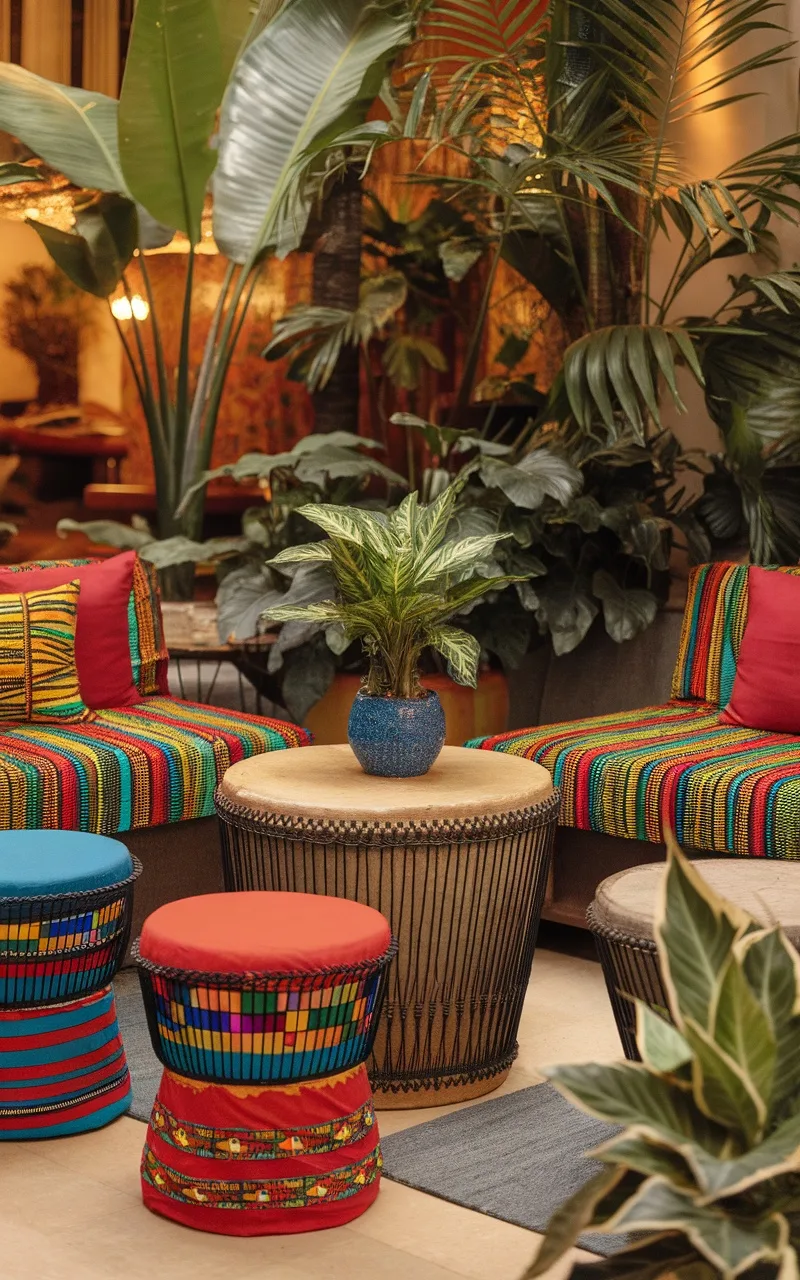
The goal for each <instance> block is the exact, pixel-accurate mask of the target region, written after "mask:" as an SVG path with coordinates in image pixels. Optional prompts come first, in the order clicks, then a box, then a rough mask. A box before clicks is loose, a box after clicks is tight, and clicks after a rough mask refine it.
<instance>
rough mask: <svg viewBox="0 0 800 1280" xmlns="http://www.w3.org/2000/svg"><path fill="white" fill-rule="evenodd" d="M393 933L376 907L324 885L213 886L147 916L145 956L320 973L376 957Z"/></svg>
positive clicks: (216, 966) (166, 962)
mask: <svg viewBox="0 0 800 1280" xmlns="http://www.w3.org/2000/svg"><path fill="white" fill-rule="evenodd" d="M391 940H392V935H391V930H390V929H389V925H388V924H387V922H386V920H385V919H384V918H383V916H382V915H381V914H380V912H379V911H376V910H375V909H374V908H373V907H366V906H363V905H362V904H361V903H360V902H350V901H348V900H347V899H345V898H328V897H326V896H325V895H324V894H317V893H208V894H204V895H203V896H201V897H197V898H183V899H182V900H181V901H179V902H168V903H167V905H166V906H164V907H159V909H158V910H157V911H154V912H153V914H152V915H151V916H148V918H147V920H146V921H145V923H144V928H143V929H142V936H141V938H140V939H139V954H140V956H141V957H142V959H143V960H150V961H152V962H154V963H155V964H159V965H163V966H165V967H167V968H175V969H183V970H189V971H191V970H194V969H196V970H199V971H200V972H201V973H236V974H239V973H245V972H256V973H258V972H266V973H298V974H300V973H316V972H318V971H319V970H320V969H327V968H333V967H335V966H337V965H343V966H348V965H353V964H360V963H361V962H362V961H364V960H375V959H377V958H378V957H379V956H382V955H383V954H384V953H385V952H386V951H387V949H388V947H389V943H390V942H391Z"/></svg>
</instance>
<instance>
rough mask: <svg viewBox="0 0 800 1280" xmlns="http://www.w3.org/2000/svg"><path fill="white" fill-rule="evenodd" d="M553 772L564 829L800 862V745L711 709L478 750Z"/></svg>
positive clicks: (623, 720) (552, 731) (612, 718)
mask: <svg viewBox="0 0 800 1280" xmlns="http://www.w3.org/2000/svg"><path fill="white" fill-rule="evenodd" d="M468 745H470V746H479V747H481V748H482V749H483V750H485V751H507V752H510V753H512V754H514V755H521V756H525V757H526V758H527V759H529V760H535V761H537V762H538V763H539V764H542V765H544V766H545V768H546V769H549V770H550V772H551V773H552V775H553V781H554V783H555V784H556V785H557V786H559V787H561V794H562V802H561V817H560V819H559V821H560V822H561V824H562V825H563V826H567V827H578V828H580V829H581V830H584V831H601V832H604V833H606V834H607V835H611V836H625V837H628V838H629V839H632V840H644V841H652V842H654V843H660V842H661V841H663V839H664V835H665V831H666V830H667V829H671V830H673V831H674V832H675V835H676V836H677V839H678V840H679V842H680V843H681V844H683V845H685V846H686V847H687V848H689V849H698V850H703V851H706V852H709V853H712V852H713V853H738V854H744V855H750V856H761V857H763V856H766V857H773V858H800V820H799V819H800V738H790V737H788V736H786V735H784V734H770V733H761V732H759V731H757V730H754V729H738V728H734V727H732V726H730V725H723V724H720V720H719V709H718V707H716V706H712V705H710V704H708V703H693V702H671V703H669V704H668V705H666V706H662V707H647V708H645V709H643V710H641V711H624V712H621V713H618V714H616V715H608V716H596V717H593V718H592V719H589V720H575V721H573V722H572V723H570V724H559V725H544V726H539V727H538V728H535V729H526V730H523V731H522V732H518V733H507V734H502V735H500V736H498V737H493V738H486V739H484V740H483V741H477V740H476V741H475V742H472V743H469V744H468Z"/></svg>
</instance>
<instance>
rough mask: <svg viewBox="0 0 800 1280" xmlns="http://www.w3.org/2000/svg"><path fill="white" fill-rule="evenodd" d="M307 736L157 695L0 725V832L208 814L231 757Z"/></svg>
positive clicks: (134, 824) (104, 828) (99, 827)
mask: <svg viewBox="0 0 800 1280" xmlns="http://www.w3.org/2000/svg"><path fill="white" fill-rule="evenodd" d="M151 634H152V629H151ZM308 742H309V734H308V733H307V732H306V731H305V730H304V729H297V728H295V727H294V726H293V725H290V724H284V723H283V722H282V721H280V720H265V719H262V718H261V717H259V716H247V715H239V714H236V713H232V712H228V711H223V710H219V709H216V708H213V707H205V706H197V705H195V704H193V703H190V702H178V701H176V700H174V699H172V698H162V697H152V698H147V699H146V700H144V701H142V702H140V703H138V704H137V705H136V706H133V707H126V708H125V709H124V710H120V711H101V712H98V713H97V714H96V717H95V719H94V720H93V721H91V723H87V724H65V723H63V722H61V723H60V724H48V725H41V726H40V725H33V724H25V725H15V726H14V727H8V728H7V729H6V730H5V731H4V732H2V731H0V830H9V829H20V828H24V827H51V828H52V827H56V828H61V829H63V830H73V831H93V832H100V833H104V834H107V835H113V834H115V833H116V832H120V831H130V830H135V829H137V828H140V827H152V826H159V825H161V824H162V823H167V822H181V821H183V820H185V819H188V818H204V817H208V816H209V815H211V814H213V812H214V790H215V788H216V786H217V783H218V781H220V780H221V779H222V776H223V774H224V773H225V770H226V769H227V768H228V767H229V766H230V765H231V764H234V763H236V761H238V760H243V759H244V758H245V757H247V756H254V755H259V754H261V753H262V752H265V751H277V750H282V749H283V748H286V747H299V746H305V745H307V744H308Z"/></svg>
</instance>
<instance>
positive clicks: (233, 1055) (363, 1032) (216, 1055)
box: [152, 971, 380, 1081]
mask: <svg viewBox="0 0 800 1280" xmlns="http://www.w3.org/2000/svg"><path fill="white" fill-rule="evenodd" d="M152 982H153V993H154V996H155V1014H156V1020H157V1023H158V1035H159V1039H160V1043H161V1049H162V1053H163V1056H164V1060H165V1061H166V1062H168V1063H169V1064H170V1065H171V1066H172V1067H174V1068H175V1070H176V1071H180V1072H183V1073H185V1074H189V1075H198V1076H202V1077H205V1078H211V1079H214V1078H216V1079H220V1078H224V1079H227V1080H251V1079H257V1080H261V1081H264V1080H296V1079H309V1078H310V1077H312V1076H320V1075H326V1074H329V1073H330V1072H332V1071H341V1070H344V1069H345V1068H346V1067H348V1066H352V1065H353V1064H354V1063H357V1062H361V1061H362V1060H363V1058H364V1056H365V1047H364V1046H365V1044H366V1038H367V1036H368V1035H369V1032H370V1027H371V1025H372V1018H373V1013H374V1009H375V1001H376V997H377V993H378V987H379V983H380V974H379V973H376V972H375V971H372V972H369V973H367V974H362V975H359V976H358V977H357V978H348V976H347V975H341V974H340V975H332V976H330V977H328V978H315V979H314V981H313V982H312V983H311V984H309V982H308V979H307V977H306V976H305V975H298V978H297V980H296V983H295V984H294V985H292V984H291V983H289V982H286V981H284V982H281V983H280V984H276V985H275V987H274V988H273V989H272V990H269V989H262V990H258V989H251V990H244V991H237V990H235V989H228V990H226V989H224V988H222V987H208V986H197V985H193V984H188V983H185V982H180V981H176V980H175V979H172V978H164V977H161V976H159V975H158V974H154V975H153V979H152Z"/></svg>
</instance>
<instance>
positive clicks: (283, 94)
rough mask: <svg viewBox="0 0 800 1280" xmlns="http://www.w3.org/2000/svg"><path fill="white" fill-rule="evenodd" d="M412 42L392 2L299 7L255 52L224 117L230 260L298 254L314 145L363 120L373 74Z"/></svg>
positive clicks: (224, 225)
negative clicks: (269, 251)
mask: <svg viewBox="0 0 800 1280" xmlns="http://www.w3.org/2000/svg"><path fill="white" fill-rule="evenodd" d="M409 34H410V33H409V22H408V18H407V17H406V16H405V14H404V13H403V12H402V11H400V10H398V8H397V7H396V6H395V5H394V4H393V3H389V4H387V3H381V4H376V5H365V4H364V3H363V0H294V3H292V4H290V5H288V6H287V7H286V8H284V9H282V10H281V12H280V13H279V14H278V16H277V17H276V18H274V19H273V21H272V22H271V23H270V24H269V26H268V27H267V28H266V30H265V31H264V32H263V33H262V34H261V35H260V36H259V37H258V38H257V39H256V40H255V41H254V42H253V43H252V44H251V46H250V48H249V49H248V50H247V52H246V53H245V54H244V56H243V57H242V58H241V59H240V61H239V62H238V64H237V66H236V69H235V71H234V73H233V76H232V78H231V82H230V85H229V87H228V92H227V94H226V96H225V102H224V104H223V108H222V114H221V118H220V132H219V162H218V164H217V168H216V171H215V174H214V180H213V189H214V234H215V238H216V241H217V244H218V245H219V247H220V249H221V250H222V251H223V253H225V254H227V255H228V257H230V258H231V259H233V261H235V262H246V261H248V260H249V259H252V258H254V257H256V256H257V255H258V254H259V253H260V252H261V251H262V250H263V249H264V248H266V247H268V246H272V247H274V248H275V249H276V250H277V252H278V253H279V254H281V255H282V256H285V255H286V254H287V253H289V252H290V251H291V250H292V249H294V248H296V246H297V245H298V244H299V243H300V240H301V239H302V235H303V231H304V229H305V225H306V222H307V220H308V214H309V209H310V204H311V200H312V198H313V193H312V192H311V191H310V190H309V189H308V188H307V187H306V186H305V185H304V184H303V183H302V182H300V181H299V179H300V177H301V174H302V171H303V169H304V168H306V167H307V166H308V164H309V162H310V160H311V158H312V156H313V154H314V149H315V144H319V143H320V142H321V141H322V139H323V138H324V139H325V140H326V141H330V139H331V135H333V136H335V135H336V133H337V126H339V125H343V126H344V127H346V128H353V127H355V125H356V124H357V123H358V121H359V119H361V120H363V119H364V117H365V115H366V112H367V110H368V108H369V106H370V105H371V100H370V101H368V100H367V99H369V98H370V88H369V87H368V88H366V89H365V79H366V78H367V73H368V72H369V71H370V69H371V68H373V67H374V65H375V64H376V63H381V62H383V60H385V59H387V58H388V57H389V55H390V54H391V53H392V52H393V51H394V50H395V49H397V48H398V47H399V46H401V45H402V44H403V43H404V42H405V41H406V40H407V39H408V37H409ZM372 96H374V95H372ZM345 116H346V120H345Z"/></svg>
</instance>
